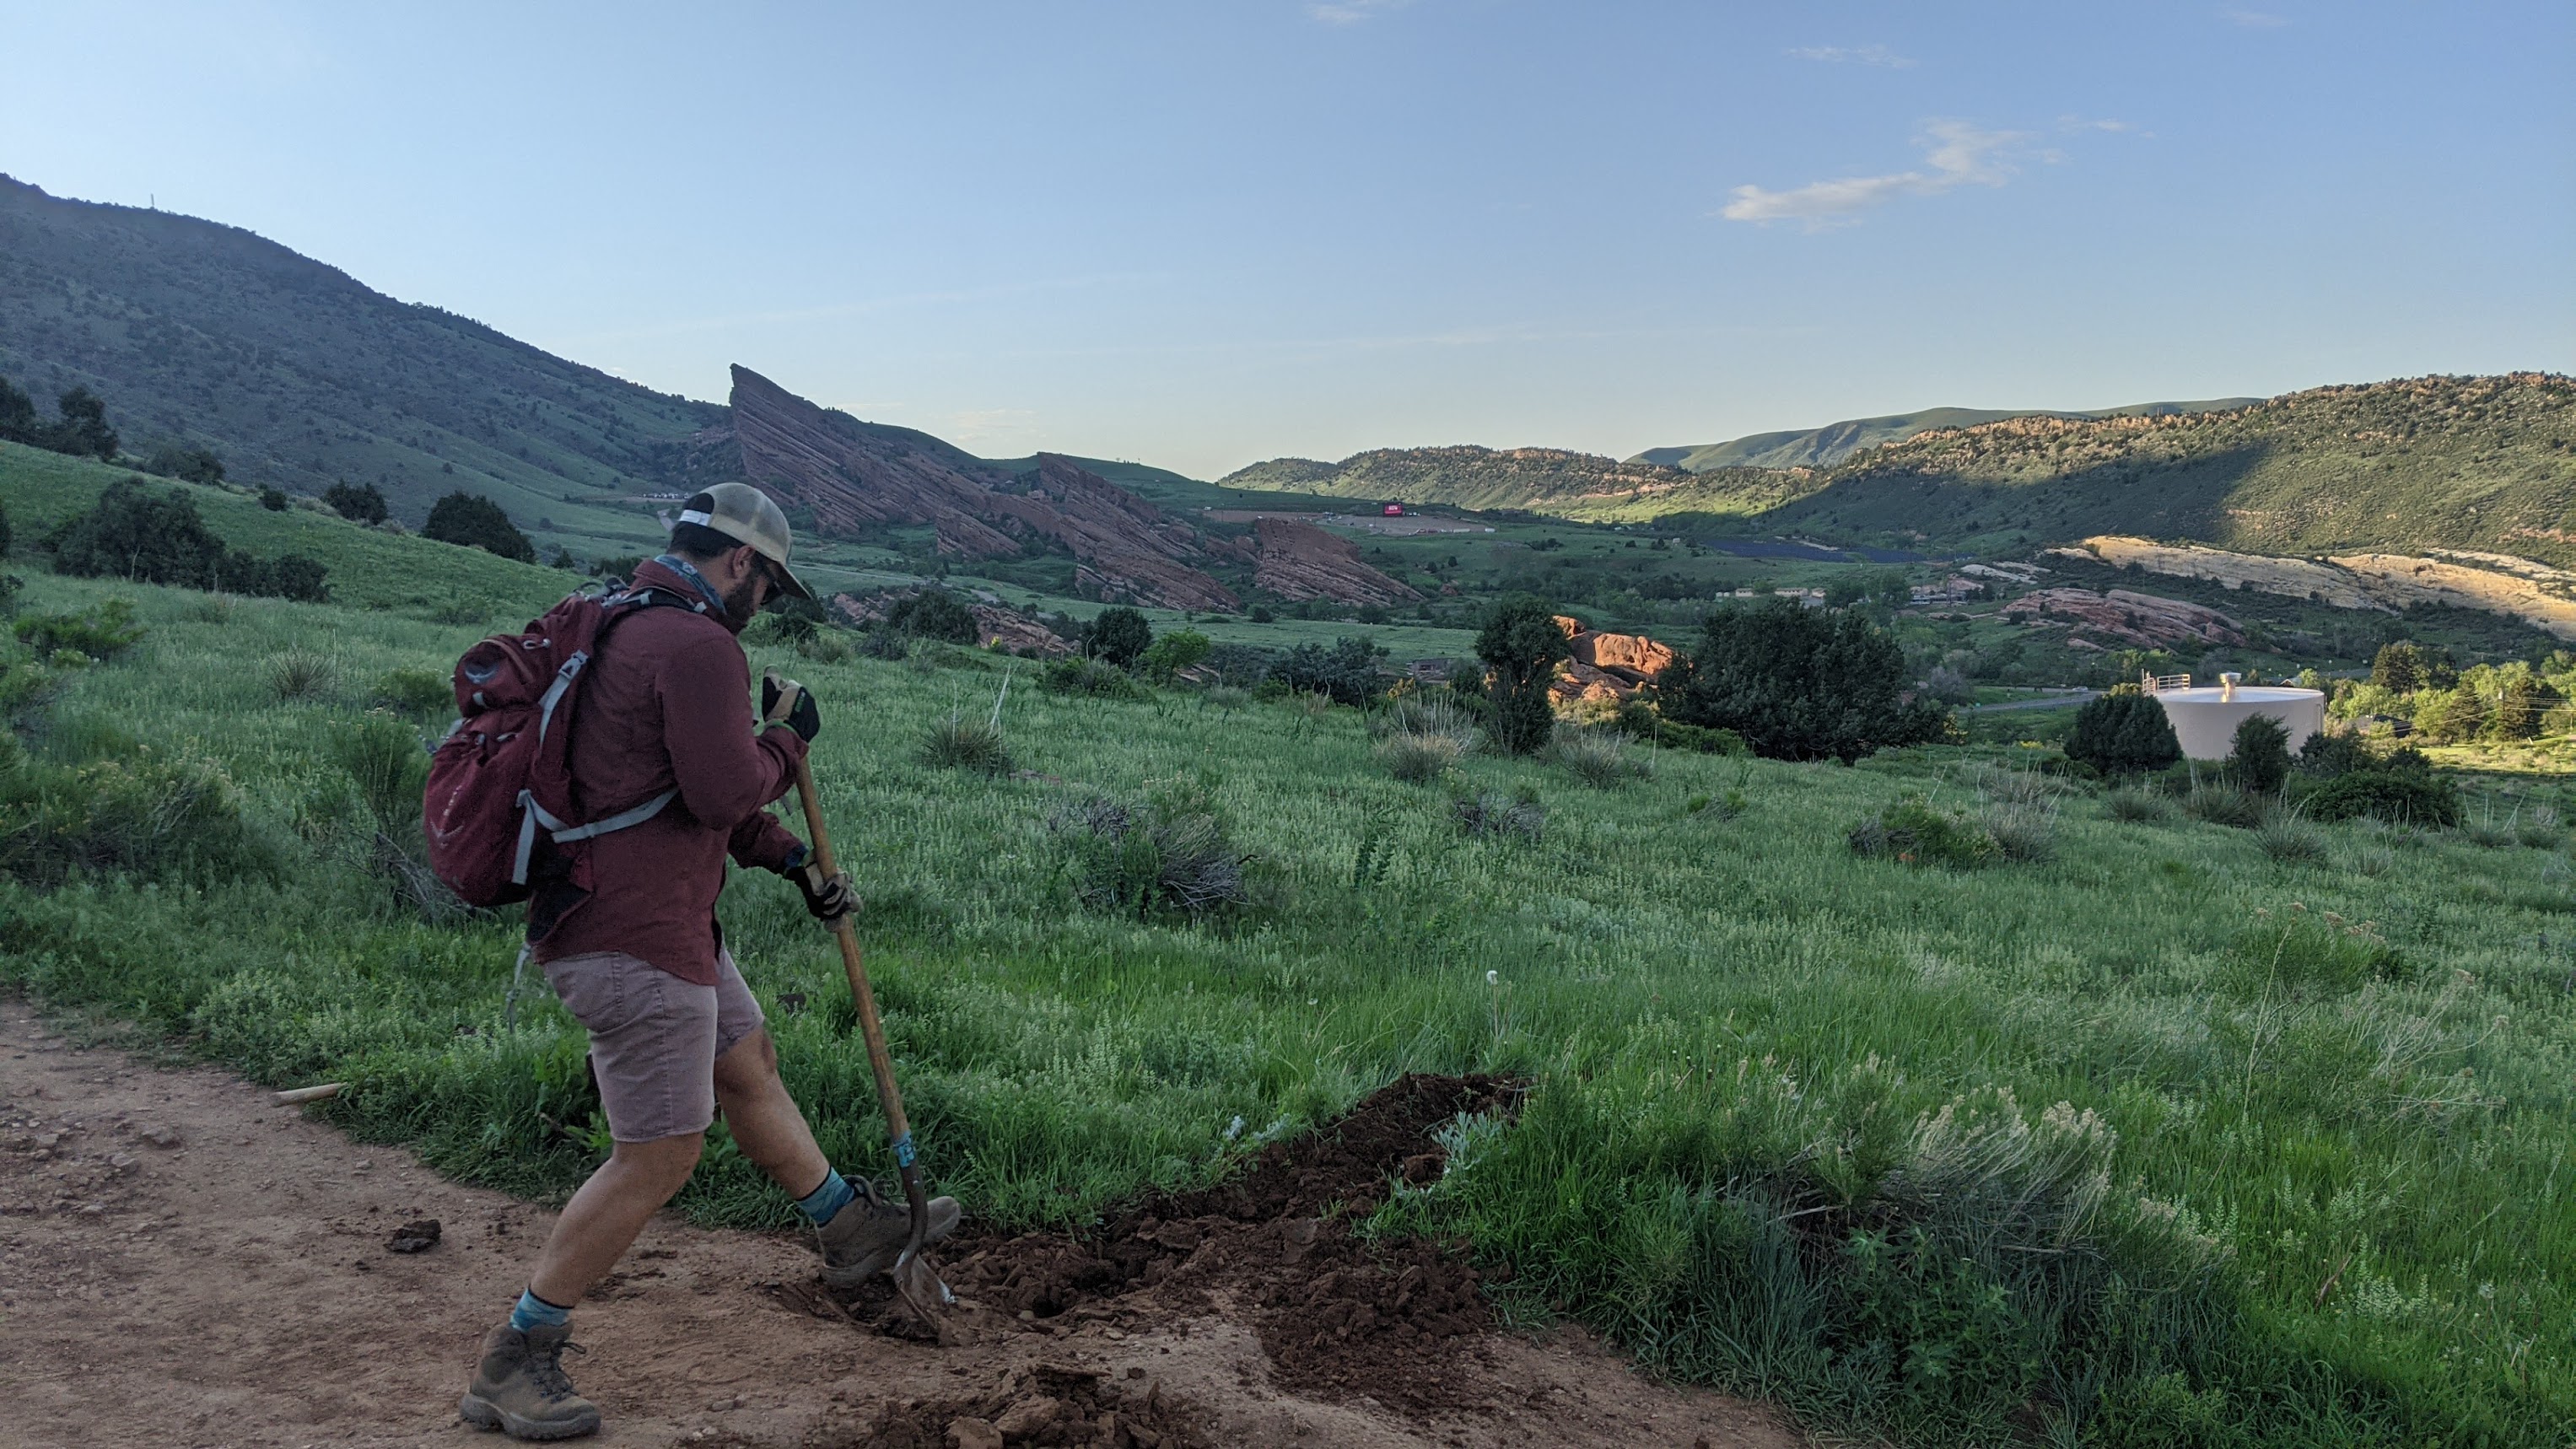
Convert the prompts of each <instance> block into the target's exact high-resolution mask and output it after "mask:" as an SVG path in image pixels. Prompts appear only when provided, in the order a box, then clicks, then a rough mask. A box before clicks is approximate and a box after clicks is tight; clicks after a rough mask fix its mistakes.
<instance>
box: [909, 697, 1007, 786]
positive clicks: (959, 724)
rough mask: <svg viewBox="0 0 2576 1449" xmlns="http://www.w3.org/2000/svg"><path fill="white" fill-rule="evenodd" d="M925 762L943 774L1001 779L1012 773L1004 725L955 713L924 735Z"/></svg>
mask: <svg viewBox="0 0 2576 1449" xmlns="http://www.w3.org/2000/svg"><path fill="white" fill-rule="evenodd" d="M921 762H922V763H923V764H925V765H928V766H930V767H932V768H933V769H939V770H965V771H968V772H970V773H973V774H978V775H1001V774H1007V773H1009V771H1010V768H1011V751H1010V747H1009V746H1008V745H1007V744H1005V743H1004V742H1003V740H1002V727H1001V726H1000V725H998V724H996V723H994V722H992V721H990V720H981V719H977V718H975V717H974V716H972V715H969V714H967V713H966V712H965V711H964V710H961V709H952V710H950V711H949V712H948V713H947V714H946V715H945V716H943V717H942V718H940V719H938V720H935V721H933V722H932V723H931V726H930V728H929V729H928V730H927V731H925V732H923V734H922V737H921Z"/></svg>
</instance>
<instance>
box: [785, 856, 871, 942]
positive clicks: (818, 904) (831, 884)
mask: <svg viewBox="0 0 2576 1449" xmlns="http://www.w3.org/2000/svg"><path fill="white" fill-rule="evenodd" d="M781 874H783V875H785V876H786V877H787V878H788V879H789V880H791V881H794V882H795V883H796V889H797V890H799V891H802V892H803V893H804V895H805V909H806V910H808V911H811V912H812V913H813V915H814V919H815V920H818V921H821V922H822V923H823V924H824V925H827V926H828V925H831V924H832V923H833V922H835V921H838V920H839V919H841V918H842V917H843V916H846V915H848V914H849V913H850V912H852V911H855V910H857V909H858V908H859V893H858V890H857V888H856V887H854V886H852V885H851V884H850V873H849V872H848V871H838V872H835V873H833V874H831V875H825V874H823V867H822V866H820V865H817V864H816V863H814V862H813V861H810V860H808V861H805V862H803V863H801V864H798V865H791V866H789V867H788V868H787V869H786V870H785V871H783V872H781Z"/></svg>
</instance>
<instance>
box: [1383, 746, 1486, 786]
mask: <svg viewBox="0 0 2576 1449" xmlns="http://www.w3.org/2000/svg"><path fill="white" fill-rule="evenodd" d="M1465 754H1466V749H1465V748H1464V747H1463V746H1461V745H1460V744H1459V743H1458V741H1457V740H1455V739H1453V738H1451V737H1449V736H1448V735H1389V736H1387V737H1386V738H1385V739H1383V740H1380V741H1378V745H1377V750H1376V755H1377V762H1378V763H1379V764H1380V765H1382V766H1384V767H1385V768H1386V772H1387V773H1388V774H1390V775H1393V776H1394V777H1395V778H1397V779H1399V780H1402V781H1403V782H1404V783H1406V784H1408V785H1427V784H1429V783H1431V782H1432V781H1434V780H1437V779H1439V778H1440V777H1441V776H1442V775H1444V774H1446V773H1448V771H1449V769H1450V767H1451V766H1453V765H1455V764H1457V763H1458V761H1459V759H1460V758H1461V757H1462V756H1464V755H1465Z"/></svg>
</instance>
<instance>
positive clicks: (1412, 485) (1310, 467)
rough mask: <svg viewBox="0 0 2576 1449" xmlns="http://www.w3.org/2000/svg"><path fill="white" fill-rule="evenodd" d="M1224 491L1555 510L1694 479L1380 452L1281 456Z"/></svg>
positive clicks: (1561, 459)
mask: <svg viewBox="0 0 2576 1449" xmlns="http://www.w3.org/2000/svg"><path fill="white" fill-rule="evenodd" d="M1217 482H1218V485H1219V486H1220V487H1226V488H1247V489H1272V490H1276V491H1279V492H1283V493H1321V494H1325V495H1327V496H1329V497H1334V498H1363V499H1368V500H1370V501H1372V502H1396V503H1437V504H1447V505H1449V506H1452V507H1457V508H1527V509H1534V510H1537V511H1541V512H1552V511H1554V509H1555V507H1556V506H1557V505H1559V504H1564V503H1568V502H1571V501H1572V500H1575V499H1579V498H1582V497H1584V496H1585V495H1587V494H1595V493H1630V492H1634V491H1636V490H1638V489H1640V488H1653V487H1677V486H1680V485H1683V484H1687V483H1688V482H1690V475H1688V474H1686V473H1684V472H1682V471H1681V470H1680V469H1677V468H1665V467H1661V466H1658V465H1655V464H1629V463H1621V462H1618V461H1616V460H1615V459H1611V458H1604V457H1600V456H1598V455H1595V454H1591V453H1572V452H1567V451H1566V450H1564V449H1562V448H1477V447H1467V446H1459V447H1450V448H1379V449H1376V450H1374V451H1372V452H1366V453H1359V454H1354V455H1353V456H1351V457H1348V458H1345V459H1343V460H1342V461H1341V462H1339V463H1318V462H1315V461H1314V460H1313V459H1310V458H1278V459H1273V460H1272V461H1270V462H1267V463H1255V464H1253V465H1252V466H1250V467H1248V468H1240V469H1237V470H1236V471H1234V472H1232V473H1229V474H1227V475H1226V476H1225V477H1223V478H1220V479H1218V480H1217Z"/></svg>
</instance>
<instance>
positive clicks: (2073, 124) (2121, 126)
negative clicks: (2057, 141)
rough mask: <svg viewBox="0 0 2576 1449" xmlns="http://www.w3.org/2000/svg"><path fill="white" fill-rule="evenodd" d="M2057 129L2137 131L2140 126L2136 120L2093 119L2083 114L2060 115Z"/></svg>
mask: <svg viewBox="0 0 2576 1449" xmlns="http://www.w3.org/2000/svg"><path fill="white" fill-rule="evenodd" d="M2057 129H2059V130H2061V131H2135V130H2137V129H2138V127H2137V123H2136V122H2134V121H2107V120H2105V121H2091V120H2086V119H2085V118H2084V117H2082V116H2060V117H2058V118H2057Z"/></svg>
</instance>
